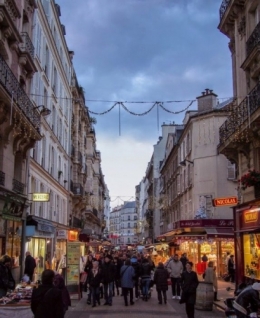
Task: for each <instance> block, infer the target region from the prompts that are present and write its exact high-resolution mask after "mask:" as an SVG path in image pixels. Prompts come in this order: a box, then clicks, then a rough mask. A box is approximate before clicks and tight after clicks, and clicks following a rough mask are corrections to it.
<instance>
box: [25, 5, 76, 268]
mask: <svg viewBox="0 0 260 318" xmlns="http://www.w3.org/2000/svg"><path fill="white" fill-rule="evenodd" d="M60 15H61V12H60V7H59V6H58V5H57V4H55V3H54V1H49V2H47V1H37V10H36V11H35V14H34V17H33V21H34V28H33V36H32V40H33V45H34V47H35V62H36V68H37V73H36V74H35V75H34V77H33V79H32V85H31V99H32V101H33V102H34V103H35V105H36V107H37V109H38V110H39V111H40V112H41V113H42V116H41V119H42V120H41V135H42V139H41V140H40V141H39V142H37V143H36V144H35V147H34V149H33V150H31V158H30V166H29V174H30V178H29V193H31V198H32V194H33V193H49V195H50V199H49V202H32V204H31V207H30V209H29V210H28V217H27V233H26V237H29V238H30V239H28V240H27V241H28V242H27V244H26V249H27V250H30V251H31V254H32V256H33V257H35V258H38V257H40V256H41V257H45V255H49V259H48V261H49V262H51V258H52V256H53V254H54V252H55V253H56V256H57V258H59V259H60V258H61V257H62V255H63V254H66V242H65V241H64V242H58V241H57V239H56V234H57V232H59V231H60V230H61V231H62V230H64V231H66V230H67V229H68V227H67V226H68V221H69V208H70V206H69V197H70V188H69V180H70V177H69V176H70V141H71V137H70V136H71V127H70V122H71V113H72V92H71V72H72V61H71V58H72V56H71V54H70V52H69V51H68V49H67V44H66V40H65V26H64V25H62V24H61V23H60V19H59V17H60ZM32 226H35V227H36V229H35V230H32ZM47 241H48V242H49V243H48V244H46V242H47ZM42 270H43V268H41V269H38V272H39V274H40V272H41V271H42Z"/></svg>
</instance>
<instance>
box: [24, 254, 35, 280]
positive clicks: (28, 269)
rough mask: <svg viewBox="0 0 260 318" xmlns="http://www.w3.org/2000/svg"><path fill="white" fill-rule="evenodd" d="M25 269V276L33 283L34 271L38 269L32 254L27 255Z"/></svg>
mask: <svg viewBox="0 0 260 318" xmlns="http://www.w3.org/2000/svg"><path fill="white" fill-rule="evenodd" d="M25 255H26V257H25V268H24V274H25V275H28V276H29V278H30V281H31V282H32V281H33V274H34V269H35V267H36V262H35V259H34V258H33V257H32V256H31V253H30V252H29V251H27V252H26V253H25Z"/></svg>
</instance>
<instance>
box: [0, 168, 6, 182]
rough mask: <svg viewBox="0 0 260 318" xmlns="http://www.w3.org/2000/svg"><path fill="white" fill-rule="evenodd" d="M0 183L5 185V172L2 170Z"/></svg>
mask: <svg viewBox="0 0 260 318" xmlns="http://www.w3.org/2000/svg"><path fill="white" fill-rule="evenodd" d="M0 185H2V186H4V185H5V173H4V172H3V171H0Z"/></svg>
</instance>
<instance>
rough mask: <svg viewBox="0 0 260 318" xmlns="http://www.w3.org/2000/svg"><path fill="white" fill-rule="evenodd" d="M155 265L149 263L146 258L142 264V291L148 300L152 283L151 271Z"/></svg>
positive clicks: (144, 298) (144, 297)
mask: <svg viewBox="0 0 260 318" xmlns="http://www.w3.org/2000/svg"><path fill="white" fill-rule="evenodd" d="M152 269H153V266H152V265H151V264H150V263H149V261H148V259H146V258H144V259H143V262H142V266H141V285H142V293H143V300H145V301H147V300H148V294H149V289H150V284H151V272H152Z"/></svg>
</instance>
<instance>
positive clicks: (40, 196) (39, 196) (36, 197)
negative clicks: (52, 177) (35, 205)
mask: <svg viewBox="0 0 260 318" xmlns="http://www.w3.org/2000/svg"><path fill="white" fill-rule="evenodd" d="M32 195H33V197H32V200H33V201H34V202H48V201H50V194H49V193H33V194H32Z"/></svg>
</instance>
